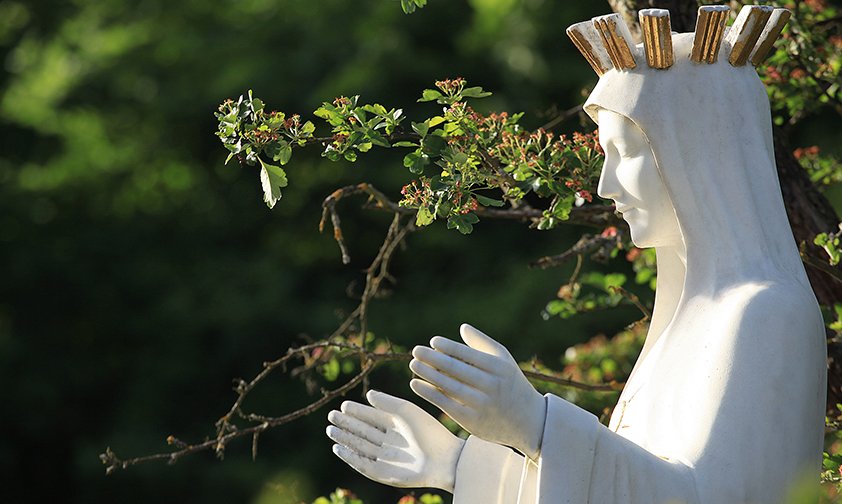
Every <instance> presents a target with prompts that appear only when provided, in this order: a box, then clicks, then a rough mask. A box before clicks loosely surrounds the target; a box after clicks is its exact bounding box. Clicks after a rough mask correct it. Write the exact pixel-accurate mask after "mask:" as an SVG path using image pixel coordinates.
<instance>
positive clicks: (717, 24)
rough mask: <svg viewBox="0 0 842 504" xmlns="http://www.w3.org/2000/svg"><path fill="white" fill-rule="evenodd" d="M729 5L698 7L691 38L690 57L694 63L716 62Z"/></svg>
mask: <svg viewBox="0 0 842 504" xmlns="http://www.w3.org/2000/svg"><path fill="white" fill-rule="evenodd" d="M730 10H731V8H730V7H728V6H725V5H703V6H701V7H699V15H698V17H697V18H696V35H695V38H694V39H693V51H692V53H691V54H690V59H691V60H692V61H695V62H696V63H701V62H703V61H704V62H705V63H716V59H717V57H718V55H719V47H720V46H721V44H722V36H723V35H724V34H725V21H727V20H728V12H729V11H730Z"/></svg>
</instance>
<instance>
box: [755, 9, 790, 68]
mask: <svg viewBox="0 0 842 504" xmlns="http://www.w3.org/2000/svg"><path fill="white" fill-rule="evenodd" d="M791 16H792V12H790V11H789V10H787V9H775V10H774V11H773V12H772V15H771V16H769V21H767V22H766V26H765V27H764V28H763V33H761V34H760V39H759V43H758V44H757V47H755V49H754V52H753V53H752V54H751V64H752V65H754V66H757V65H759V64H761V63H763V60H764V59H765V58H766V55H767V54H768V53H769V50H770V49H772V46H773V45H774V44H775V40H777V39H778V36H780V34H781V32H782V31H783V29H784V26H785V25H786V23H787V22H788V21H789V18H790V17H791Z"/></svg>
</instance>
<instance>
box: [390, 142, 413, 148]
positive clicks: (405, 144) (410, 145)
mask: <svg viewBox="0 0 842 504" xmlns="http://www.w3.org/2000/svg"><path fill="white" fill-rule="evenodd" d="M392 147H418V144H417V143H415V142H407V141H402V142H396V143H393V144H392Z"/></svg>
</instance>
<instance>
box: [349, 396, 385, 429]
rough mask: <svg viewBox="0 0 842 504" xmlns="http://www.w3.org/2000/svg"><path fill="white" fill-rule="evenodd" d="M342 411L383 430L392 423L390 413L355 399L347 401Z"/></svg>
mask: <svg viewBox="0 0 842 504" xmlns="http://www.w3.org/2000/svg"><path fill="white" fill-rule="evenodd" d="M341 409H342V412H343V413H346V414H348V415H351V416H352V417H354V418H358V419H360V420H362V421H363V422H365V423H367V424H369V425H371V426H374V427H377V428H378V429H380V430H381V431H383V432H386V430H387V429H388V428H389V427H390V426H391V425H392V417H391V415H389V414H388V413H384V412H383V411H380V410H378V409H376V408H372V407H371V406H368V405H366V404H360V403H358V402H354V401H345V402H343V403H342V406H341Z"/></svg>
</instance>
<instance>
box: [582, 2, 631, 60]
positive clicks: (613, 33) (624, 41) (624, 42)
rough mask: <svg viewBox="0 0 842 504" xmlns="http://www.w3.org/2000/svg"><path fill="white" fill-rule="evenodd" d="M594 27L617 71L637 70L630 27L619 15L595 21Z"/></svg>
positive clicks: (603, 17)
mask: <svg viewBox="0 0 842 504" xmlns="http://www.w3.org/2000/svg"><path fill="white" fill-rule="evenodd" d="M593 24H594V27H595V28H596V29H597V32H599V35H600V36H601V37H602V43H603V45H604V46H605V49H606V50H607V51H608V56H609V57H610V58H611V63H612V64H613V65H614V68H615V69H617V70H622V69H624V68H637V63H635V61H634V54H632V48H633V47H634V46H635V44H634V39H632V36H631V32H629V27H628V26H627V25H626V23H625V21H623V18H621V17H620V15H619V14H616V13H615V14H608V15H607V16H599V17H596V18H594V19H593Z"/></svg>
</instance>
